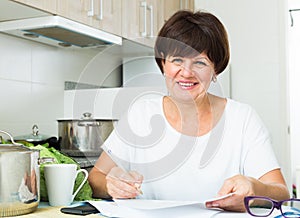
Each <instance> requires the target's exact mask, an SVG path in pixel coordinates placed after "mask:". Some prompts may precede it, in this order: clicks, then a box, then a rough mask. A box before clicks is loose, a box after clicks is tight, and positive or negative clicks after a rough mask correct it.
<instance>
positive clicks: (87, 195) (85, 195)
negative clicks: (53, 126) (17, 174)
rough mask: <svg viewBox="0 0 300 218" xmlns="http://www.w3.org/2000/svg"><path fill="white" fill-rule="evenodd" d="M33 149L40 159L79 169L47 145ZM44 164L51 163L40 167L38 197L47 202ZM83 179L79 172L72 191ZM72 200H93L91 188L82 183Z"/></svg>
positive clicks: (68, 158)
mask: <svg viewBox="0 0 300 218" xmlns="http://www.w3.org/2000/svg"><path fill="white" fill-rule="evenodd" d="M29 147H30V148H32V147H31V146H29ZM34 149H38V150H40V158H44V157H52V158H54V163H57V164H62V163H66V164H76V165H77V169H80V166H79V164H78V163H77V162H76V161H75V160H73V159H72V158H70V157H68V156H66V155H64V154H62V153H60V152H59V151H58V150H56V149H55V148H52V147H51V148H48V144H45V145H37V146H34ZM45 164H51V163H43V164H41V165H40V197H41V201H48V195H47V188H46V183H45V176H44V166H45ZM83 179H84V174H83V173H82V172H81V173H79V174H78V176H77V178H76V180H75V185H74V190H76V189H77V188H78V187H79V185H80V184H81V182H82V181H83ZM74 200H75V201H85V200H95V199H93V198H92V189H91V186H90V185H89V183H88V181H86V182H85V183H84V185H83V187H82V188H81V189H80V191H79V192H78V194H77V195H76V196H75V199H74Z"/></svg>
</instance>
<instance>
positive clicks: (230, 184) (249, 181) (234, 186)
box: [206, 175, 259, 212]
mask: <svg viewBox="0 0 300 218" xmlns="http://www.w3.org/2000/svg"><path fill="white" fill-rule="evenodd" d="M256 182H259V181H258V180H255V179H253V178H251V177H246V176H242V175H236V176H233V177H231V178H229V179H226V180H225V182H224V184H223V186H222V187H221V189H220V191H219V193H218V196H223V195H227V194H229V193H234V194H233V195H232V196H231V197H228V198H224V199H221V200H217V201H212V202H207V203H206V207H208V208H221V209H224V210H230V211H240V212H245V211H246V209H245V206H244V197H245V196H252V195H254V193H255V190H254V187H255V183H256Z"/></svg>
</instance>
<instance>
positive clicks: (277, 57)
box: [195, 0, 291, 187]
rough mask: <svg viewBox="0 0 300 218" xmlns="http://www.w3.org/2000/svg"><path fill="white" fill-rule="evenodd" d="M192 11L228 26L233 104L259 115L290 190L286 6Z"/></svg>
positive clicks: (212, 2) (270, 1) (207, 4)
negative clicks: (246, 106) (209, 14)
mask: <svg viewBox="0 0 300 218" xmlns="http://www.w3.org/2000/svg"><path fill="white" fill-rule="evenodd" d="M195 6H196V8H197V9H205V10H207V11H209V12H212V13H214V14H215V15H217V16H218V17H219V18H220V20H221V21H222V22H223V23H224V25H225V26H226V28H227V30H228V33H229V40H230V45H231V79H232V81H231V82H232V87H231V88H232V98H233V99H236V100H238V101H241V102H245V103H248V104H250V105H251V106H253V107H254V108H255V109H256V111H257V112H258V113H259V114H260V116H261V118H262V119H263V121H264V123H265V124H266V126H267V128H268V129H269V131H270V133H271V137H272V140H273V145H274V150H275V152H276V155H277V157H278V160H279V162H280V164H281V166H282V169H283V173H284V174H285V177H286V179H287V181H288V183H289V186H290V187H291V184H290V183H291V171H290V168H291V167H290V166H291V163H290V145H289V135H288V125H289V123H288V117H289V115H288V104H287V91H286V90H287V86H286V83H287V81H286V80H287V60H286V53H287V52H286V49H287V48H286V33H287V31H286V28H287V16H288V13H287V11H288V9H287V2H286V1H281V0H275V1H274V0H264V1H260V0H252V1H240V0H226V1H218V0H196V2H195Z"/></svg>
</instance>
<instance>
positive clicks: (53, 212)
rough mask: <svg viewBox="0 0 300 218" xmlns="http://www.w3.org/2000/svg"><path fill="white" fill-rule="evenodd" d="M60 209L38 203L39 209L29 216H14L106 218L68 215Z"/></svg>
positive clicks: (23, 216) (32, 217)
mask: <svg viewBox="0 0 300 218" xmlns="http://www.w3.org/2000/svg"><path fill="white" fill-rule="evenodd" d="M61 208H62V207H51V206H49V204H48V203H47V202H40V204H39V207H38V208H37V210H36V211H34V212H32V213H29V214H24V215H20V216H14V217H15V218H57V217H58V218H60V217H62V218H79V217H80V218H83V217H87V218H89V217H95V218H107V217H104V216H101V215H100V213H99V214H90V215H85V216H82V215H70V214H64V213H62V212H60V209H61Z"/></svg>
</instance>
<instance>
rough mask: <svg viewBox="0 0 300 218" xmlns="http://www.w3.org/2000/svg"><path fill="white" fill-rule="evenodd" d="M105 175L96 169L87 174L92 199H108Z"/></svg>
mask: <svg viewBox="0 0 300 218" xmlns="http://www.w3.org/2000/svg"><path fill="white" fill-rule="evenodd" d="M105 177H106V175H105V174H103V173H102V172H100V171H99V170H98V169H97V168H95V167H94V168H93V169H92V170H91V171H90V173H89V178H88V180H89V183H90V185H91V188H92V190H93V197H94V198H110V197H111V196H110V195H109V194H108V193H107V189H106V178H105Z"/></svg>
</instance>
